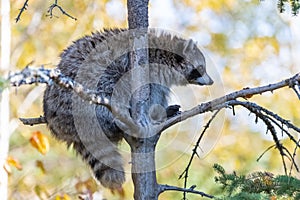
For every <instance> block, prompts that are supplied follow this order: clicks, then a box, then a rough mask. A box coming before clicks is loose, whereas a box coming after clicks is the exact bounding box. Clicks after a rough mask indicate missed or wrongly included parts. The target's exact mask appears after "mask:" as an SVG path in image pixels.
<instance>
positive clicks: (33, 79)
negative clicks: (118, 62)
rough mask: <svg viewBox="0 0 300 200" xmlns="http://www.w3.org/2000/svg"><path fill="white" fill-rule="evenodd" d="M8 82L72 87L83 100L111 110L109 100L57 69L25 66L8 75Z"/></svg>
mask: <svg viewBox="0 0 300 200" xmlns="http://www.w3.org/2000/svg"><path fill="white" fill-rule="evenodd" d="M8 79H9V80H10V83H11V84H12V85H13V86H20V85H25V84H33V83H46V84H48V85H51V84H53V82H54V83H56V84H58V85H59V86H61V87H63V88H66V89H72V90H73V91H74V92H75V93H76V94H77V95H78V96H80V97H81V98H82V99H83V100H86V101H89V102H91V103H94V104H97V105H102V106H105V107H107V108H108V109H110V110H111V106H110V100H109V99H108V98H106V97H104V96H102V95H99V94H98V93H97V92H95V91H92V90H90V89H87V88H84V86H83V85H81V84H80V83H78V82H76V81H74V80H72V79H71V78H70V77H68V76H65V75H63V74H62V73H61V72H60V70H59V69H44V68H43V67H42V68H38V69H33V68H29V67H26V68H24V69H23V70H22V71H20V72H17V73H14V74H11V75H9V78H8Z"/></svg>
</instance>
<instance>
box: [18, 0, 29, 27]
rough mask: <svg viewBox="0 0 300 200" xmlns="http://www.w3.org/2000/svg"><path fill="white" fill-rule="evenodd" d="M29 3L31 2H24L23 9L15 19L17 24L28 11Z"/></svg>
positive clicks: (26, 0)
mask: <svg viewBox="0 0 300 200" xmlns="http://www.w3.org/2000/svg"><path fill="white" fill-rule="evenodd" d="M28 1H29V0H25V2H24V4H23V6H22V8H21V9H20V12H19V14H18V16H17V17H16V18H15V20H16V23H17V22H18V21H20V19H21V15H22V14H23V12H24V11H25V10H27V8H28Z"/></svg>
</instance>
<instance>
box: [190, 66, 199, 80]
mask: <svg viewBox="0 0 300 200" xmlns="http://www.w3.org/2000/svg"><path fill="white" fill-rule="evenodd" d="M199 77H201V74H200V72H199V71H198V70H197V69H193V70H192V71H191V72H190V74H189V76H188V80H194V79H197V78H199Z"/></svg>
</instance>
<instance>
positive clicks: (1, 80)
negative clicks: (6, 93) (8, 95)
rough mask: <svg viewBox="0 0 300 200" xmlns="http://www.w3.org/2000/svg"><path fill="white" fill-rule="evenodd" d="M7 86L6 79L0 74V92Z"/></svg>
mask: <svg viewBox="0 0 300 200" xmlns="http://www.w3.org/2000/svg"><path fill="white" fill-rule="evenodd" d="M7 86H8V82H7V80H6V79H4V78H3V77H1V76H0V92H2V90H3V89H4V88H6V87H7Z"/></svg>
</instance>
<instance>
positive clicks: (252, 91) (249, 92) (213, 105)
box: [157, 73, 300, 131]
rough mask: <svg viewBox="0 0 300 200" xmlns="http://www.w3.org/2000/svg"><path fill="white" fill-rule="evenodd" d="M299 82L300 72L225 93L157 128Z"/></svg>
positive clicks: (162, 128)
mask: <svg viewBox="0 0 300 200" xmlns="http://www.w3.org/2000/svg"><path fill="white" fill-rule="evenodd" d="M299 82H300V74H299V73H298V74H296V75H294V76H293V77H291V78H288V79H285V80H283V81H280V82H277V83H273V84H268V85H265V86H261V87H256V88H245V89H242V90H239V91H236V92H232V93H230V94H227V95H225V96H223V97H220V98H217V99H214V100H212V101H209V102H206V103H202V104H200V105H198V106H196V107H194V108H192V109H190V110H187V111H185V112H182V113H181V115H176V116H174V117H172V118H170V119H168V120H167V121H166V122H164V123H162V124H161V125H159V126H158V127H157V129H158V130H160V131H163V130H166V129H167V128H169V127H171V126H173V125H175V124H177V123H179V122H181V121H184V120H186V119H188V118H190V117H193V116H195V115H198V114H201V113H205V112H208V111H214V110H219V109H220V108H225V107H226V106H228V104H226V102H228V101H230V100H235V99H237V98H244V99H247V97H249V96H253V95H257V94H262V93H265V92H273V91H274V90H277V89H280V88H283V87H291V88H293V87H295V86H299Z"/></svg>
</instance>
